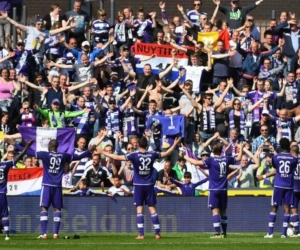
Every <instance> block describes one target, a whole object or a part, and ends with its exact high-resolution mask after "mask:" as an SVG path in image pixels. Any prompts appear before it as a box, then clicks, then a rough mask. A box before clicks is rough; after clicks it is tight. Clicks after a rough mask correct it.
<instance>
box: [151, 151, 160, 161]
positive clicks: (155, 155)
mask: <svg viewBox="0 0 300 250" xmlns="http://www.w3.org/2000/svg"><path fill="white" fill-rule="evenodd" d="M160 158H162V157H161V153H159V152H152V159H153V160H157V159H160Z"/></svg>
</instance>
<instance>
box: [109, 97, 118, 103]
mask: <svg viewBox="0 0 300 250" xmlns="http://www.w3.org/2000/svg"><path fill="white" fill-rule="evenodd" d="M113 103H114V104H115V103H116V99H115V98H114V97H110V98H109V99H108V104H113Z"/></svg>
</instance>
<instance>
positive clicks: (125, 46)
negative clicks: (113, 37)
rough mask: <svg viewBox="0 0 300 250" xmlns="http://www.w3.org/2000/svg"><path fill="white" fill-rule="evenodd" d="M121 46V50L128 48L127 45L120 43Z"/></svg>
mask: <svg viewBox="0 0 300 250" xmlns="http://www.w3.org/2000/svg"><path fill="white" fill-rule="evenodd" d="M121 48H122V50H123V51H124V50H129V47H128V46H127V45H122V46H121Z"/></svg>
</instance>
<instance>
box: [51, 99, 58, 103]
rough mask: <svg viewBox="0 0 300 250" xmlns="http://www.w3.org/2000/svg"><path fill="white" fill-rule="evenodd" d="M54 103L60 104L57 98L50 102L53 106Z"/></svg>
mask: <svg viewBox="0 0 300 250" xmlns="http://www.w3.org/2000/svg"><path fill="white" fill-rule="evenodd" d="M54 103H58V104H60V101H59V100H58V99H57V98H55V99H53V100H52V102H51V104H54Z"/></svg>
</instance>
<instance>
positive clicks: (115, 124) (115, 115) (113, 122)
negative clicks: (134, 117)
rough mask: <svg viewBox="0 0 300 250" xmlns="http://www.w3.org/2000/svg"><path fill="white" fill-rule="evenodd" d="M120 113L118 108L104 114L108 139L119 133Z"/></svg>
mask: <svg viewBox="0 0 300 250" xmlns="http://www.w3.org/2000/svg"><path fill="white" fill-rule="evenodd" d="M120 122H121V121H120V111H119V109H118V108H115V109H114V110H111V109H109V110H108V111H107V113H106V119H105V123H106V129H107V130H108V131H109V132H108V137H111V138H112V137H114V134H115V133H116V132H117V131H120Z"/></svg>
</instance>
